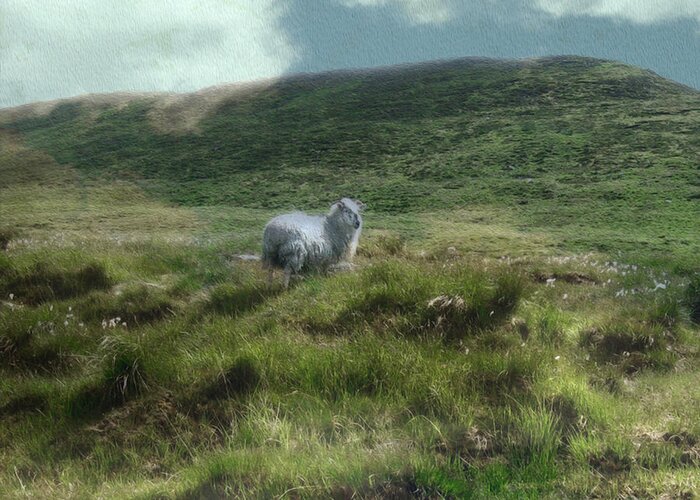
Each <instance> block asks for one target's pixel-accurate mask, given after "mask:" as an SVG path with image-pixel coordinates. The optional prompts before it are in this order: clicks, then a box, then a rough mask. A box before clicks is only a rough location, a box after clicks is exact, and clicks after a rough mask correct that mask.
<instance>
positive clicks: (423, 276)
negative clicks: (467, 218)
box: [338, 261, 524, 341]
mask: <svg viewBox="0 0 700 500" xmlns="http://www.w3.org/2000/svg"><path fill="white" fill-rule="evenodd" d="M523 293H524V284H523V280H522V278H521V277H520V276H519V275H518V274H516V273H509V272H508V271H499V272H498V273H497V275H496V276H495V277H493V276H489V275H487V274H485V273H481V272H476V271H473V270H471V269H469V268H464V267H459V268H451V269H444V268H443V269H440V268H437V269H436V268H435V267H432V266H429V267H419V266H417V265H416V264H413V263H409V262H406V261H403V262H402V261H391V262H386V263H381V264H378V265H374V266H371V267H369V268H367V269H364V270H363V271H362V273H361V276H360V286H359V293H357V294H356V295H354V296H353V297H351V299H350V300H349V302H348V305H347V307H346V309H345V311H344V312H343V313H342V314H341V315H340V317H339V319H338V323H339V324H341V325H342V324H344V323H350V324H353V323H356V322H357V321H361V322H368V323H374V324H377V322H378V321H381V322H383V327H384V328H385V329H386V330H395V331H397V332H398V333H400V334H409V335H411V334H413V335H416V334H418V335H425V334H433V335H438V336H441V337H444V338H445V339H447V340H451V341H454V340H458V339H460V338H464V337H465V336H468V335H469V334H472V333H475V332H478V331H480V330H484V329H488V328H491V327H493V326H495V325H498V324H500V323H502V322H503V320H504V319H506V318H507V317H508V316H509V315H510V314H511V313H512V312H513V311H514V310H515V307H516V306H517V304H518V302H519V300H520V298H521V297H522V295H523Z"/></svg>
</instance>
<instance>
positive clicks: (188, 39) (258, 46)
mask: <svg viewBox="0 0 700 500" xmlns="http://www.w3.org/2000/svg"><path fill="white" fill-rule="evenodd" d="M279 4H280V2H275V1H274V0H177V1H175V0H172V1H169V0H132V1H130V2H114V1H112V0H90V1H89V2H86V1H84V0H2V1H1V2H0V107H2V106H9V105H14V104H19V103H23V102H29V101H35V100H42V99H52V98H56V97H65V96H71V95H76V94H81V93H86V92H112V91H116V90H128V91H151V90H171V91H189V90H195V89H198V88H201V87H204V86H209V85H214V84H217V83H222V82H231V81H243V80H251V79H257V78H264V77H273V76H277V75H280V74H282V73H284V72H285V70H287V69H288V68H289V67H290V66H291V65H292V63H293V62H294V61H295V58H296V55H295V51H294V49H293V47H291V45H290V43H289V41H288V40H287V38H286V35H285V33H284V31H283V30H282V29H281V28H280V27H279V26H278V21H279V18H280V16H281V15H282V14H283V13H284V12H283V10H282V9H281V8H279V7H278V6H279Z"/></svg>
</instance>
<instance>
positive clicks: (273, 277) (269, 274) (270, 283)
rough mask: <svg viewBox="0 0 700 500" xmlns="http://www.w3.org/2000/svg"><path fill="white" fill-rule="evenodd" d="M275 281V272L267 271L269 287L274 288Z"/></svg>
mask: <svg viewBox="0 0 700 500" xmlns="http://www.w3.org/2000/svg"><path fill="white" fill-rule="evenodd" d="M274 279H275V270H274V269H272V268H270V269H268V270H267V287H268V288H272V282H273V281H274Z"/></svg>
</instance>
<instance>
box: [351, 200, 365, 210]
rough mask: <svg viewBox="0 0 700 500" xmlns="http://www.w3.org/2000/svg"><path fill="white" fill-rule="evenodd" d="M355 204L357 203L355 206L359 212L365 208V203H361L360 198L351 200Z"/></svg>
mask: <svg viewBox="0 0 700 500" xmlns="http://www.w3.org/2000/svg"><path fill="white" fill-rule="evenodd" d="M353 201H354V202H355V204H356V205H357V208H358V210H359V211H360V212H362V211H363V210H364V209H365V208H367V205H365V204H364V203H362V202H361V201H360V200H353Z"/></svg>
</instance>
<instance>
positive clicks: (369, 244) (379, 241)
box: [357, 231, 407, 259]
mask: <svg viewBox="0 0 700 500" xmlns="http://www.w3.org/2000/svg"><path fill="white" fill-rule="evenodd" d="M406 253H407V249H406V239H405V238H404V237H403V236H402V235H401V234H398V233H396V232H392V231H382V232H378V231H374V232H369V233H365V234H363V238H362V243H361V245H360V246H359V248H358V249H357V255H358V256H359V257H366V258H370V259H371V258H377V257H401V256H404V255H406Z"/></svg>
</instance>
